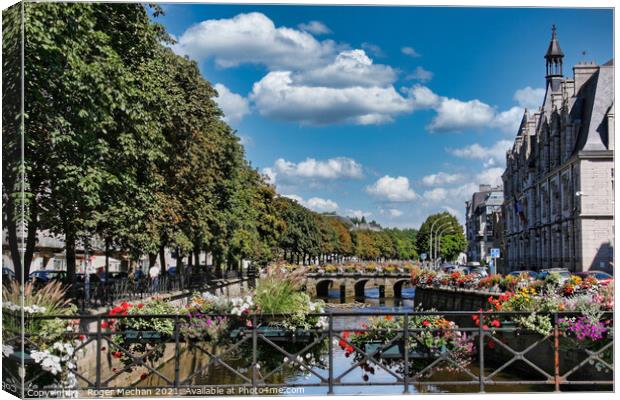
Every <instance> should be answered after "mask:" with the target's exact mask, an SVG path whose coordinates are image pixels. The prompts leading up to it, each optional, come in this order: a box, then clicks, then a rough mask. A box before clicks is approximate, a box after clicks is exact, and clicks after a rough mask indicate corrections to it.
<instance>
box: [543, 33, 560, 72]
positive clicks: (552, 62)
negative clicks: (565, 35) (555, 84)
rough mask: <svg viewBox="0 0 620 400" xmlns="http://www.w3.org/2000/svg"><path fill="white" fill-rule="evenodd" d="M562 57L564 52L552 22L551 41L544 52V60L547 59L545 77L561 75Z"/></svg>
mask: <svg viewBox="0 0 620 400" xmlns="http://www.w3.org/2000/svg"><path fill="white" fill-rule="evenodd" d="M563 59H564V53H563V52H562V49H561V48H560V42H559V41H558V37H557V29H556V27H555V24H554V25H553V26H552V28H551V42H549V47H548V48H547V54H545V60H547V78H550V77H555V76H562V60H563Z"/></svg>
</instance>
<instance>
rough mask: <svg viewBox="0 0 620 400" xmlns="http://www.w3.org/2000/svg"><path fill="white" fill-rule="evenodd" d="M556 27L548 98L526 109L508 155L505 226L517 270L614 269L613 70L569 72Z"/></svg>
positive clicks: (586, 67)
mask: <svg viewBox="0 0 620 400" xmlns="http://www.w3.org/2000/svg"><path fill="white" fill-rule="evenodd" d="M563 58H564V54H563V53H562V50H561V48H560V44H559V41H558V38H557V34H556V29H555V26H554V27H553V30H552V37H551V42H550V44H549V47H548V50H547V53H546V55H545V60H546V71H547V73H546V94H545V97H544V101H543V104H542V106H541V107H540V108H539V109H538V110H533V111H528V110H526V111H525V113H524V115H523V119H522V122H521V125H520V127H519V130H518V132H517V136H516V138H515V141H514V145H513V147H512V149H511V150H509V151H508V152H507V155H506V170H505V172H504V174H503V182H504V200H505V202H504V226H505V228H504V229H505V238H504V239H505V241H506V250H507V262H508V267H509V268H510V270H519V269H534V270H537V269H542V268H551V267H564V268H568V269H569V270H571V271H581V270H589V269H595V270H605V271H611V270H612V268H613V243H614V231H613V227H614V221H613V203H614V198H613V187H614V166H613V150H614V92H613V85H614V66H613V60H611V61H608V62H607V63H605V64H603V65H597V64H594V63H580V64H577V65H575V66H574V67H573V77H572V78H570V77H565V76H564V75H563V71H562V62H563Z"/></svg>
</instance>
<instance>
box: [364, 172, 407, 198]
mask: <svg viewBox="0 0 620 400" xmlns="http://www.w3.org/2000/svg"><path fill="white" fill-rule="evenodd" d="M366 191H367V192H368V193H369V194H371V195H373V196H375V197H377V198H379V199H382V200H387V201H391V202H404V201H411V200H415V199H416V198H417V197H418V195H417V194H416V192H414V191H413V189H411V188H410V187H409V179H407V178H406V177H404V176H399V177H396V178H393V177H391V176H389V175H386V176H384V177H382V178H379V179H378V180H377V181H376V182H375V183H374V184H372V185H370V186H368V187H366Z"/></svg>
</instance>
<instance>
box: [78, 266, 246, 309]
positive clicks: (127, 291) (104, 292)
mask: <svg viewBox="0 0 620 400" xmlns="http://www.w3.org/2000/svg"><path fill="white" fill-rule="evenodd" d="M253 278H254V275H251V274H250V275H246V276H245V277H244V276H242V275H241V274H239V273H237V272H235V273H227V274H225V275H222V276H219V277H217V276H216V275H214V274H208V273H199V274H198V273H197V274H192V275H189V274H186V275H181V276H179V275H175V276H169V275H166V276H161V277H159V278H158V279H157V280H153V279H151V278H148V277H143V278H139V279H134V278H124V279H114V280H112V281H110V282H90V283H89V284H88V285H86V284H85V283H84V282H78V283H77V284H76V295H75V303H76V305H77V306H78V308H79V309H80V310H81V311H85V310H88V309H94V308H97V307H105V306H111V305H113V304H114V303H117V302H119V301H123V300H126V301H134V300H139V299H144V298H148V297H150V296H153V295H157V294H168V293H171V292H178V291H189V292H191V291H201V290H207V289H210V288H219V287H220V286H222V285H226V284H228V282H227V281H224V279H228V280H231V279H232V280H234V281H233V283H236V282H238V281H245V280H251V279H253Z"/></svg>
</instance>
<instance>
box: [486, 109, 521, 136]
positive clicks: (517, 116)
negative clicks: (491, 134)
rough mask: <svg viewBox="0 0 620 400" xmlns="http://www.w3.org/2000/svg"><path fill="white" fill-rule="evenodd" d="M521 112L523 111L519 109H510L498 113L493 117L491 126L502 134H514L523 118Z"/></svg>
mask: <svg viewBox="0 0 620 400" xmlns="http://www.w3.org/2000/svg"><path fill="white" fill-rule="evenodd" d="M523 112H524V110H523V108H521V107H512V108H510V109H508V110H506V111H503V112H501V113H498V114H497V115H495V119H494V121H493V124H492V126H494V127H497V128H499V129H500V130H501V131H502V132H506V133H514V134H516V133H517V129H519V124H520V123H521V119H522V118H523Z"/></svg>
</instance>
